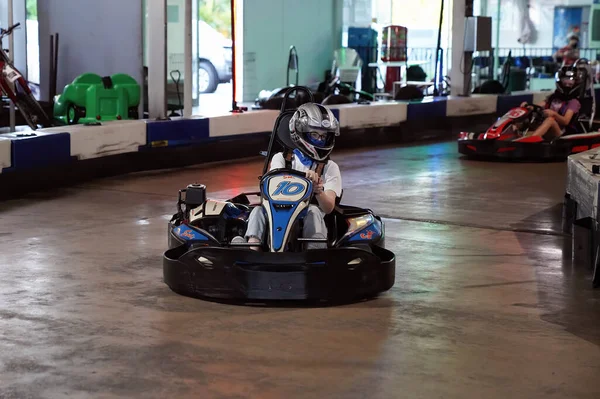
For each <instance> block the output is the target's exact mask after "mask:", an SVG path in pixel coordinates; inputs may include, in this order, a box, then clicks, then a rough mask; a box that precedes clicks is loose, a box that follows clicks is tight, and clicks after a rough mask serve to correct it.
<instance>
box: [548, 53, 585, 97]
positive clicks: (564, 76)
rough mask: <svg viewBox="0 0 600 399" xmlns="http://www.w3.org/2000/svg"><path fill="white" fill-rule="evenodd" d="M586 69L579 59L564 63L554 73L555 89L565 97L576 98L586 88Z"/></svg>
mask: <svg viewBox="0 0 600 399" xmlns="http://www.w3.org/2000/svg"><path fill="white" fill-rule="evenodd" d="M587 80H588V70H587V68H586V67H585V66H584V63H583V62H581V60H577V61H576V62H575V63H574V64H573V65H565V66H563V67H562V68H560V70H559V71H558V72H557V73H556V90H557V91H558V92H559V93H560V94H562V95H563V96H564V97H566V98H578V97H580V96H581V95H582V94H583V93H584V92H585V89H586V86H587Z"/></svg>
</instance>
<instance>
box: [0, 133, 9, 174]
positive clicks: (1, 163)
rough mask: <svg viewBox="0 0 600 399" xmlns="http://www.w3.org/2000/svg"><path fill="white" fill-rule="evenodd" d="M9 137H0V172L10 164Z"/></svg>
mask: <svg viewBox="0 0 600 399" xmlns="http://www.w3.org/2000/svg"><path fill="white" fill-rule="evenodd" d="M11 143H12V141H11V139H9V138H6V137H0V173H2V169H3V168H9V167H10V166H11V165H12V156H11V151H10V150H11V148H10V147H11Z"/></svg>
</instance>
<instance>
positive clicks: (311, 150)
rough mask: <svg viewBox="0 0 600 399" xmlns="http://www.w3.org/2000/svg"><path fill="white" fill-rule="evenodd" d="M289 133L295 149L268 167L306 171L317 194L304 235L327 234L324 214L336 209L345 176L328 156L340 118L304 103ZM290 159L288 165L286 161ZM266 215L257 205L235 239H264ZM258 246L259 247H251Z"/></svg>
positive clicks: (313, 245) (279, 155)
mask: <svg viewBox="0 0 600 399" xmlns="http://www.w3.org/2000/svg"><path fill="white" fill-rule="evenodd" d="M289 126H290V133H291V134H290V137H291V139H292V141H293V142H294V143H295V144H296V147H297V148H296V149H294V150H293V152H292V153H291V154H289V156H287V159H286V156H284V154H283V153H282V152H278V153H276V154H275V155H274V156H273V159H271V165H270V169H269V170H274V169H280V168H291V169H294V170H297V171H300V172H305V173H306V177H307V178H308V179H310V180H311V181H312V183H313V190H314V198H313V201H312V203H311V204H310V205H309V206H308V211H307V214H306V217H305V218H304V226H303V230H302V236H303V237H304V238H317V239H323V238H327V226H326V225H325V219H324V218H325V215H326V214H329V213H331V212H332V211H333V209H334V207H335V204H336V199H337V198H339V197H340V196H341V195H342V176H341V174H340V168H339V167H338V165H337V164H336V163H335V162H333V161H332V160H330V159H329V155H330V154H331V151H333V147H334V145H335V137H336V136H339V135H340V127H339V122H338V120H337V119H336V117H335V116H334V115H333V112H331V110H329V109H328V108H326V107H324V106H323V105H321V104H316V103H306V104H302V105H301V106H300V107H298V109H297V110H296V112H295V113H294V115H293V116H292V118H291V119H290V124H289ZM286 160H287V165H286ZM265 227H266V218H265V215H264V211H263V209H262V207H259V206H257V207H255V208H254V209H253V210H252V212H251V213H250V216H249V219H248V229H247V231H246V234H245V237H239V236H238V237H235V238H234V239H233V240H232V243H233V242H238V243H239V242H248V243H249V244H252V243H256V244H259V243H260V242H262V239H263V236H264V232H265ZM251 248H252V249H254V250H259V247H258V246H256V247H251ZM317 248H327V244H325V243H312V242H309V243H308V245H307V249H317Z"/></svg>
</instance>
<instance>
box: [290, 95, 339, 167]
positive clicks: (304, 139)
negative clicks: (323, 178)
mask: <svg viewBox="0 0 600 399" xmlns="http://www.w3.org/2000/svg"><path fill="white" fill-rule="evenodd" d="M339 135H340V124H339V122H338V120H337V119H336V117H335V116H334V115H333V112H331V110H330V109H328V108H327V107H324V106H323V105H321V104H316V103H306V104H302V105H301V106H300V107H298V109H297V110H296V112H295V113H294V115H293V116H292V118H291V119H290V136H291V138H292V141H293V142H294V143H295V144H296V145H297V146H298V149H299V150H300V151H301V152H302V153H303V154H304V155H306V156H307V157H308V158H310V159H312V160H313V161H316V162H322V161H325V160H327V158H328V157H329V154H331V151H332V150H333V147H334V145H335V137H336V136H339Z"/></svg>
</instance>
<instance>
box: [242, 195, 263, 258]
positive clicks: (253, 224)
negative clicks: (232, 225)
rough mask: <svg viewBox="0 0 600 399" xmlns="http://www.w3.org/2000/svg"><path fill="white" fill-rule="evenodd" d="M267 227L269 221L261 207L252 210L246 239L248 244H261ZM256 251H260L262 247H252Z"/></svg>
mask: <svg viewBox="0 0 600 399" xmlns="http://www.w3.org/2000/svg"><path fill="white" fill-rule="evenodd" d="M266 225H267V219H266V217H265V214H264V211H263V209H262V207H261V206H257V207H255V208H254V209H252V212H250V216H248V227H247V229H246V234H245V235H244V238H245V239H246V242H248V243H250V244H260V242H261V241H262V237H263V236H264V233H265V227H266ZM250 249H253V250H255V251H258V250H259V249H260V247H258V246H256V247H250Z"/></svg>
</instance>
